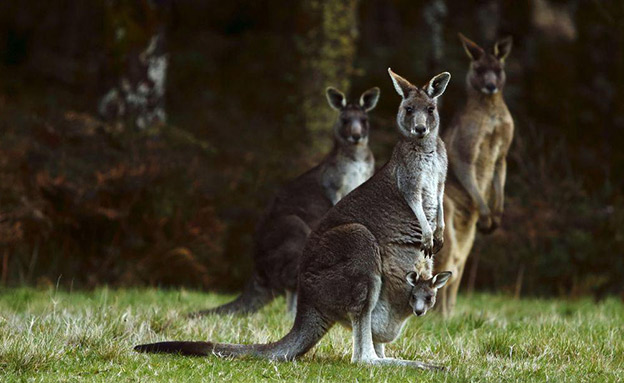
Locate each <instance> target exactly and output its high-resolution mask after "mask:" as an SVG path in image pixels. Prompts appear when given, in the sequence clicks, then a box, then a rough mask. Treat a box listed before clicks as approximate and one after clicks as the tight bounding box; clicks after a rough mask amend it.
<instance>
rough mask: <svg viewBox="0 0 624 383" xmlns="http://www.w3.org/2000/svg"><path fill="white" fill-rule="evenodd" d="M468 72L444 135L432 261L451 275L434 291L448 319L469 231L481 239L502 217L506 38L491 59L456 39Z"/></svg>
mask: <svg viewBox="0 0 624 383" xmlns="http://www.w3.org/2000/svg"><path fill="white" fill-rule="evenodd" d="M459 37H460V39H461V41H462V44H463V46H464V49H465V51H466V53H467V54H468V57H469V58H470V60H471V62H470V68H469V70H468V74H467V76H466V93H467V96H468V97H467V101H466V104H465V106H464V107H463V109H461V110H460V112H459V114H458V115H457V116H455V119H454V121H453V123H452V124H451V126H450V127H449V129H448V130H447V131H445V133H444V142H445V143H446V145H447V150H448V158H449V175H448V180H447V183H446V196H445V198H444V209H445V211H446V215H445V219H446V228H447V230H446V233H445V243H446V245H445V247H444V249H443V250H442V252H440V254H438V255H437V256H436V269H437V270H451V271H452V272H453V278H452V279H451V280H450V281H449V283H448V285H447V286H446V287H445V288H444V289H443V290H441V291H440V297H439V301H440V304H438V306H437V308H438V309H439V310H441V312H442V314H443V315H444V316H445V317H447V316H449V315H450V314H451V313H452V311H453V308H454V307H455V303H456V300H457V290H458V288H459V283H460V281H461V277H462V273H463V271H464V264H465V263H466V259H467V258H468V255H469V254H470V250H471V248H472V245H473V242H474V238H475V229H477V230H479V231H480V232H482V233H484V234H488V233H491V232H492V231H494V230H495V229H496V228H497V227H499V226H500V223H501V217H502V214H503V202H504V191H503V190H504V187H505V177H506V172H507V170H506V169H507V163H506V157H507V152H508V150H509V146H510V145H511V141H512V138H513V131H514V123H513V120H512V118H511V114H510V113H509V110H508V109H507V105H505V100H503V94H502V92H503V87H504V86H505V80H506V76H505V59H506V58H507V56H508V55H509V52H510V51H511V45H512V41H511V38H510V37H508V38H504V39H502V40H499V41H498V42H497V43H496V44H495V45H494V49H493V52H492V53H487V52H485V51H484V50H483V49H482V48H481V47H479V46H478V45H477V44H475V43H474V42H472V41H471V40H469V39H468V38H466V37H465V36H463V35H462V34H460V35H459Z"/></svg>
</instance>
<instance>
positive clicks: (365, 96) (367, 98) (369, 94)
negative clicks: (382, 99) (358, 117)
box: [360, 87, 379, 112]
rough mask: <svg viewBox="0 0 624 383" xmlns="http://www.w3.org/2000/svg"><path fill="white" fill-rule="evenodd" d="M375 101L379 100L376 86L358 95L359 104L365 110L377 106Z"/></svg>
mask: <svg viewBox="0 0 624 383" xmlns="http://www.w3.org/2000/svg"><path fill="white" fill-rule="evenodd" d="M377 101H379V88H377V87H374V88H370V89H369V90H367V91H366V92H364V93H362V95H361V96H360V106H361V107H362V108H364V110H365V111H367V112H368V111H371V110H373V109H374V108H375V106H377Z"/></svg>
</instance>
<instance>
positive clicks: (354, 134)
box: [350, 123, 362, 144]
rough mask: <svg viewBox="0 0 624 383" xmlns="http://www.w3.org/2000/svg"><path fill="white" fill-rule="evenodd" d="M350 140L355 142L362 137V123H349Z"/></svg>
mask: <svg viewBox="0 0 624 383" xmlns="http://www.w3.org/2000/svg"><path fill="white" fill-rule="evenodd" d="M350 130H351V141H353V142H355V143H356V144H357V143H358V142H359V141H360V140H361V139H362V125H361V124H359V123H354V124H352V125H351V129H350Z"/></svg>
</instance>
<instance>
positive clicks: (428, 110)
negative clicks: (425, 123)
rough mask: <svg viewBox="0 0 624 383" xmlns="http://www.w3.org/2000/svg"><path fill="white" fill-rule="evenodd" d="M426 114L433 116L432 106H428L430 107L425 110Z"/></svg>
mask: <svg viewBox="0 0 624 383" xmlns="http://www.w3.org/2000/svg"><path fill="white" fill-rule="evenodd" d="M427 112H428V113H429V114H433V112H435V108H434V107H433V106H430V107H428V108H427Z"/></svg>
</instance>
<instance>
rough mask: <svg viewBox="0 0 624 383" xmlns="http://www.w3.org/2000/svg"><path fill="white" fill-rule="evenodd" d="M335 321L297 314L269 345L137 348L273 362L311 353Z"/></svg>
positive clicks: (171, 344) (174, 344)
mask: <svg viewBox="0 0 624 383" xmlns="http://www.w3.org/2000/svg"><path fill="white" fill-rule="evenodd" d="M332 324H333V322H332V321H329V320H327V319H325V318H323V316H321V314H320V313H319V312H318V311H316V310H315V309H306V310H301V311H299V312H297V317H296V318H295V324H294V325H293V327H292V329H291V330H290V332H289V333H288V334H286V335H285V336H284V337H283V338H282V339H280V340H278V341H277V342H273V343H267V344H251V345H244V344H223V343H212V342H159V343H151V344H142V345H139V346H136V347H134V350H135V351H138V352H148V353H166V354H182V355H192V356H208V355H212V354H214V355H217V356H220V357H240V356H253V357H258V358H267V359H273V360H293V359H295V358H297V357H299V356H301V355H303V354H305V353H306V352H307V351H308V350H310V349H311V348H312V347H314V345H316V344H317V343H318V342H319V341H320V340H321V338H322V337H323V336H324V335H325V334H326V333H327V331H329V329H330V328H331V326H332Z"/></svg>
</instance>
